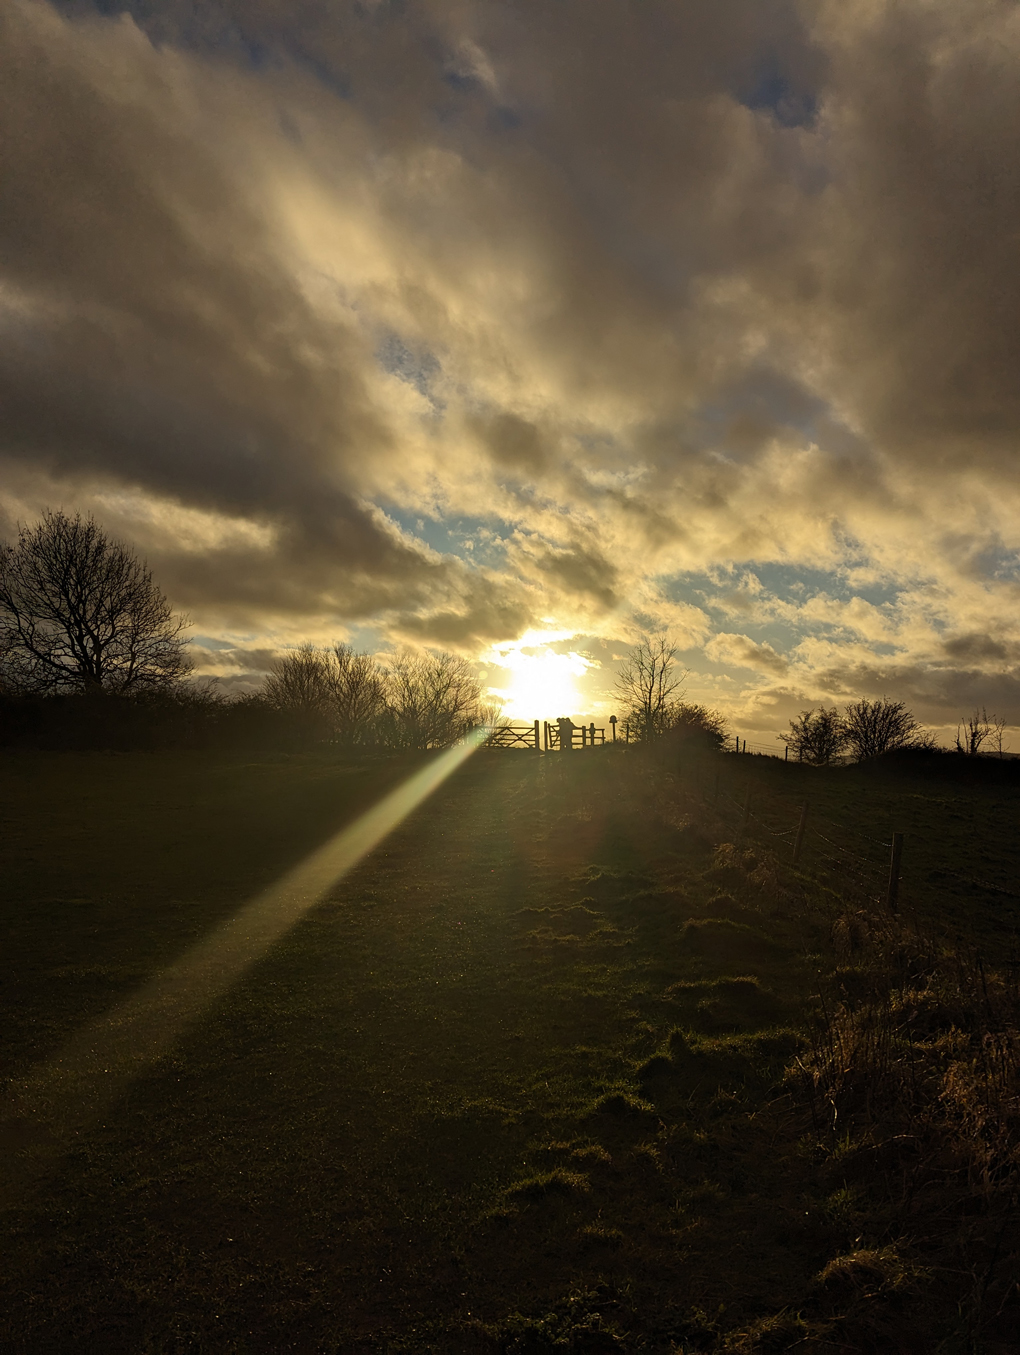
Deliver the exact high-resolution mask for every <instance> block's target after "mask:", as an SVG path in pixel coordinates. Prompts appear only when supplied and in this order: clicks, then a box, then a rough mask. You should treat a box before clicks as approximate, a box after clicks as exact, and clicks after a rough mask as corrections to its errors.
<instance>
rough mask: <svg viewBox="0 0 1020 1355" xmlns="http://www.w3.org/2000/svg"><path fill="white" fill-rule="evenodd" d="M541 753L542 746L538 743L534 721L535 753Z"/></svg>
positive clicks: (536, 722)
mask: <svg viewBox="0 0 1020 1355" xmlns="http://www.w3.org/2000/svg"><path fill="white" fill-rule="evenodd" d="M541 751H542V745H541V744H540V743H539V741H538V721H537V720H536V721H535V752H536V753H540V752H541Z"/></svg>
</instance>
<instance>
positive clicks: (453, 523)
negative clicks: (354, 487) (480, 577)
mask: <svg viewBox="0 0 1020 1355" xmlns="http://www.w3.org/2000/svg"><path fill="white" fill-rule="evenodd" d="M385 511H386V516H387V517H388V518H390V519H391V520H392V521H393V522H395V523H396V524H397V526H398V527H400V529H401V530H402V531H404V532H406V533H407V535H408V536H411V537H414V538H415V539H416V540H418V541H423V542H424V543H425V545H426V546H430V547H431V548H432V549H433V550H434V551H438V552H439V554H440V555H456V556H457V557H458V558H459V559H461V560H469V561H471V562H472V563H474V564H487V565H488V564H494V563H497V562H498V561H499V560H501V559H502V557H503V554H504V552H505V549H506V540H505V537H504V535H503V534H502V533H503V532H505V533H506V534H507V535H509V532H510V528H509V527H508V526H507V524H505V523H503V522H494V521H491V520H483V519H482V518H473V517H428V516H425V515H423V514H416V513H411V512H408V511H407V510H406V509H398V508H391V507H388V506H387V508H386V510H385Z"/></svg>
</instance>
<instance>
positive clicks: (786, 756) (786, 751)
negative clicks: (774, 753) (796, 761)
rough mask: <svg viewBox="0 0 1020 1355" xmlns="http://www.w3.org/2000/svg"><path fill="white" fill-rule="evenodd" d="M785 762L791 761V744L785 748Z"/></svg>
mask: <svg viewBox="0 0 1020 1355" xmlns="http://www.w3.org/2000/svg"><path fill="white" fill-rule="evenodd" d="M783 761H784V762H789V761H790V745H789V744H787V745H786V747H785V748H784V750H783Z"/></svg>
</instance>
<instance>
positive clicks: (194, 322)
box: [0, 6, 436, 610]
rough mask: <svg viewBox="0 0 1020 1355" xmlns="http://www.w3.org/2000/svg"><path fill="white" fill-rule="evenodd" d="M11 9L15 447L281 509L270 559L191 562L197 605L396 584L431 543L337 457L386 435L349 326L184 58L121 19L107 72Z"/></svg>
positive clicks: (10, 363) (7, 396)
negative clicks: (292, 264)
mask: <svg viewBox="0 0 1020 1355" xmlns="http://www.w3.org/2000/svg"><path fill="white" fill-rule="evenodd" d="M0 25H2V29H0V51H3V52H4V53H6V59H5V62H4V65H5V72H4V78H3V80H2V81H0V119H2V122H3V126H4V137H3V140H2V143H0V173H2V175H3V181H4V195H3V204H4V205H3V209H2V212H0V257H2V259H3V265H2V268H3V279H4V286H5V292H6V296H7V298H10V302H11V303H12V304H9V309H8V312H7V315H6V317H5V325H4V329H5V334H4V340H5V342H4V344H3V346H2V348H0V402H2V408H3V432H4V444H5V451H6V453H7V455H8V456H13V457H22V458H24V459H26V460H28V461H30V462H31V463H32V464H33V465H34V466H36V467H38V468H39V469H41V470H45V471H46V472H47V473H48V474H49V475H50V476H51V477H55V478H57V479H60V478H61V477H64V478H67V479H69V480H78V481H79V482H80V481H81V480H82V479H83V478H84V477H87V476H88V475H90V474H92V475H95V476H97V477H100V478H104V477H105V478H113V479H116V480H120V481H122V482H125V483H127V484H133V485H141V486H144V487H145V488H146V489H148V490H150V491H152V492H154V493H156V494H159V495H163V496H166V497H167V498H169V499H170V500H176V501H180V502H183V503H186V504H188V505H191V506H197V507H202V508H206V509H215V510H218V511H219V512H222V513H224V514H227V515H248V516H252V517H255V518H261V519H268V520H271V521H273V522H275V523H277V524H279V525H280V528H281V534H280V541H281V546H282V547H283V549H282V551H281V553H280V555H279V556H278V557H277V558H275V559H274V560H273V561H271V562H269V561H267V562H265V563H264V567H263V568H259V566H258V563H257V562H256V561H254V560H247V561H246V560H243V559H238V560H236V561H231V560H230V559H229V558H221V559H219V560H218V562H217V569H216V572H215V577H210V575H209V571H208V570H207V569H205V570H203V569H202V567H201V566H200V565H197V564H195V565H194V566H193V567H189V565H188V564H187V563H182V564H181V565H179V567H178V568H177V569H176V570H174V571H173V576H174V577H173V578H172V579H171V582H172V583H174V584H177V585H179V588H180V591H181V593H182V601H185V602H191V601H193V600H195V599H196V597H198V598H201V597H202V595H203V594H206V595H207V594H208V593H209V592H214V593H215V595H216V596H217V597H218V598H222V600H224V601H227V600H229V598H230V597H231V594H232V592H234V591H235V590H236V589H241V590H242V591H243V592H247V593H248V594H257V593H258V592H259V590H260V589H261V590H262V596H263V601H264V602H265V604H266V605H267V606H269V607H274V606H277V605H282V606H285V607H292V608H299V609H300V608H301V606H302V605H303V597H302V594H303V593H304V594H305V597H304V601H310V600H311V596H310V595H309V592H308V590H309V589H310V588H314V584H313V583H312V579H313V578H315V577H316V576H317V577H318V578H319V590H320V591H323V590H324V591H327V592H328V589H329V584H330V582H332V583H334V584H335V582H336V577H335V576H336V574H337V572H338V571H340V570H343V571H350V570H351V569H352V568H353V569H355V570H356V571H357V572H359V573H364V574H366V575H368V576H370V577H372V578H374V579H375V581H376V583H375V586H376V588H377V589H378V588H380V587H382V588H383V589H385V587H386V581H387V580H390V581H393V580H401V581H402V583H401V586H404V584H405V583H406V581H407V578H408V575H409V574H410V573H412V572H417V571H419V570H420V569H421V567H422V565H423V561H422V560H421V557H420V555H419V554H418V552H416V551H415V550H413V549H410V548H409V547H408V546H407V545H405V544H402V543H400V542H399V541H397V540H396V539H395V538H394V537H393V536H392V535H391V534H389V533H387V532H385V531H382V530H380V528H379V526H378V524H377V523H376V522H375V521H374V520H373V518H372V516H371V515H370V514H368V513H366V512H365V511H364V510H363V509H362V508H361V507H359V506H358V504H357V503H356V501H355V496H354V494H353V493H352V485H351V477H350V476H349V474H347V473H346V464H347V463H349V462H350V460H351V459H352V458H355V457H363V456H369V457H370V456H371V455H372V454H373V452H374V451H376V450H378V449H379V448H382V447H385V446H386V444H387V442H388V440H389V437H390V433H389V430H388V429H387V427H386V425H385V423H384V421H383V420H382V419H381V418H380V416H379V415H378V413H377V412H376V411H375V410H374V409H373V408H372V405H371V402H370V400H369V398H368V397H367V394H366V392H365V390H364V387H363V384H362V382H361V381H360V379H359V365H360V362H361V361H362V360H363V359H362V355H361V353H360V351H359V339H358V338H357V337H356V336H355V335H354V334H352V333H351V332H349V331H345V329H344V328H343V326H342V325H341V324H340V323H339V322H336V321H334V322H332V323H331V322H329V321H328V320H326V319H324V318H323V317H322V316H321V315H319V314H317V313H316V312H315V310H314V309H313V308H312V307H311V306H310V305H309V304H307V302H306V301H305V300H304V299H303V297H302V296H301V294H300V291H299V290H298V289H297V288H296V287H295V286H294V281H293V279H292V278H291V277H288V276H287V275H286V273H285V271H284V269H283V267H282V266H281V262H280V258H279V246H278V242H277V241H274V239H273V238H272V235H271V232H270V230H269V228H268V226H267V224H266V223H265V221H263V220H261V219H260V218H259V216H258V215H257V213H256V211H255V205H254V203H253V202H252V201H250V200H246V197H245V195H244V194H243V193H242V192H241V191H240V188H239V187H238V186H237V185H236V184H233V183H232V182H231V176H230V174H229V173H228V172H227V168H226V166H225V165H224V164H223V162H222V157H221V155H218V153H216V152H213V151H207V149H206V148H205V147H204V146H203V145H202V143H201V141H200V139H199V138H198V137H196V136H195V135H194V129H193V128H189V127H188V126H187V122H188V118H187V116H186V104H187V98H186V96H187V95H188V94H192V95H194V91H188V90H186V89H185V90H183V91H182V89H181V88H180V86H179V85H178V86H177V87H175V86H174V83H173V81H174V77H175V76H180V71H179V69H178V70H174V69H173V68H172V67H171V68H170V69H167V65H166V62H165V61H162V60H161V59H160V58H159V56H158V54H157V53H155V52H153V51H152V50H151V49H149V48H148V44H147V43H146V42H145V40H144V38H142V37H141V35H139V34H137V33H135V32H134V31H133V30H130V29H125V28H124V27H123V26H122V27H121V30H120V31H119V32H115V33H114V34H113V35H112V38H107V37H106V35H102V36H103V38H104V39H105V40H106V41H107V42H112V44H113V47H114V50H113V52H112V54H111V57H110V65H111V66H112V67H113V69H112V71H108V72H106V75H107V79H108V84H106V85H105V86H104V83H103V81H102V79H101V78H100V77H102V75H103V74H104V72H103V71H102V69H101V68H100V69H99V70H97V69H96V67H95V65H94V64H92V63H90V61H89V57H90V56H93V57H94V56H95V55H96V54H95V53H94V52H90V51H89V48H88V46H85V47H84V48H81V47H79V46H77V43H76V38H77V36H78V35H76V34H75V33H73V32H68V31H67V30H66V28H65V27H64V26H63V25H61V24H59V23H57V22H55V21H54V20H53V19H52V17H50V16H48V15H47V14H46V13H45V12H42V11H40V10H39V8H38V7H30V8H24V9H23V8H20V7H17V6H15V7H12V8H9V9H7V10H6V11H5V12H4V14H3V15H2V16H0ZM86 33H87V35H88V37H89V39H90V40H91V41H93V42H98V41H99V37H98V35H97V30H96V29H95V27H94V26H90V27H89V28H88V29H87V30H86ZM125 68H126V70H125ZM147 82H148V88H140V87H143V86H145V85H146V83H147ZM132 85H134V87H133V88H132ZM189 132H190V133H191V134H190V135H189ZM323 572H325V577H323ZM432 572H433V573H435V572H436V570H435V568H434V567H432ZM330 575H332V576H333V577H332V579H330V577H329V576H330ZM260 576H261V577H260ZM352 591H353V592H354V593H355V594H356V593H357V592H358V589H357V588H354V589H353V590H352ZM281 594H282V596H281ZM252 600H253V601H256V600H257V597H253V598H252ZM355 610H357V609H355Z"/></svg>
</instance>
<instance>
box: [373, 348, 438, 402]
mask: <svg viewBox="0 0 1020 1355" xmlns="http://www.w3.org/2000/svg"><path fill="white" fill-rule="evenodd" d="M375 356H376V358H377V360H378V362H379V364H380V366H381V367H382V368H383V369H384V371H387V372H389V373H390V375H391V376H395V377H397V378H399V380H401V381H406V382H407V384H408V385H409V386H413V387H414V388H415V390H416V391H418V392H419V394H421V395H424V396H425V398H426V400H429V401H431V403H432V405H433V406H434V407H435V408H436V409H442V408H443V402H442V401H441V400H438V399H437V398H436V396H435V395H434V393H433V383H434V382H435V380H436V378H437V377H438V376H439V374H440V372H441V371H442V367H441V365H440V362H439V359H438V358H437V357H436V355H435V354H434V353H432V352H430V351H429V350H428V349H414V348H411V347H410V346H409V345H408V344H407V343H406V342H405V341H404V340H403V339H402V338H401V337H400V335H399V334H398V333H397V332H396V331H395V330H388V331H387V332H386V333H385V334H384V335H383V337H382V339H381V340H380V342H379V344H378V345H377V347H376V350H375Z"/></svg>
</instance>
